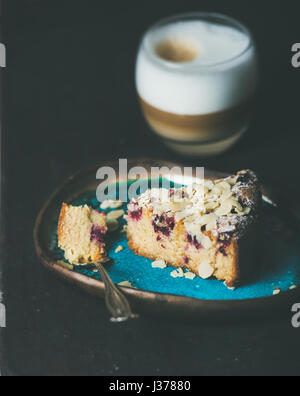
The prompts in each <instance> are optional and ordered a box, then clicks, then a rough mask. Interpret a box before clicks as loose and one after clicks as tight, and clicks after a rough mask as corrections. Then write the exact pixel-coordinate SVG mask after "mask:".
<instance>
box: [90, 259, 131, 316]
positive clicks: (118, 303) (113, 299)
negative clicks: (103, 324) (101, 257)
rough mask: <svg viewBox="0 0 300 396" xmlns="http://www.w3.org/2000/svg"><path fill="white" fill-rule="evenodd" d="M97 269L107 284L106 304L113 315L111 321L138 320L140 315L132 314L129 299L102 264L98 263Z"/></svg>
mask: <svg viewBox="0 0 300 396" xmlns="http://www.w3.org/2000/svg"><path fill="white" fill-rule="evenodd" d="M96 267H97V269H98V271H99V272H100V275H101V278H102V280H103V282H104V284H105V302H106V306H107V309H108V310H109V312H110V313H111V315H112V317H111V319H110V320H111V321H112V322H115V323H121V322H125V321H126V320H128V319H134V318H137V317H138V315H134V314H133V313H132V310H131V307H130V304H129V302H128V300H127V298H126V297H125V296H124V294H123V293H122V292H121V291H120V290H119V289H118V287H117V286H116V285H115V284H114V283H113V282H112V280H111V279H110V277H109V275H108V273H107V272H106V270H105V268H104V267H103V265H102V264H101V263H97V264H96Z"/></svg>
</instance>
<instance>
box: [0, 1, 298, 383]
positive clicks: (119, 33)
mask: <svg viewBox="0 0 300 396" xmlns="http://www.w3.org/2000/svg"><path fill="white" fill-rule="evenodd" d="M296 3H297V2H296V1H289V2H287V1H275V0H273V1H272V2H271V1H254V0H252V1H248V0H243V1H237V0H236V1H233V0H227V1H223V0H210V1H207V0H202V1H201V2H199V1H193V0H186V1H185V2H182V1H177V0H164V1H156V0H152V1H144V0H140V1H135V0H131V1H128V2H125V1H110V2H100V1H94V0H89V1H83V0H82V1H79V0H51V1H50V0H16V1H15V0H8V1H6V2H5V1H4V6H5V7H4V15H3V16H2V25H3V33H4V40H5V43H6V45H7V55H8V64H7V68H6V70H4V71H3V76H4V83H5V91H4V94H5V97H4V128H3V129H4V130H3V146H2V152H3V155H2V165H3V169H2V170H3V177H2V186H3V187H4V189H2V193H3V192H4V200H3V201H2V213H3V219H2V224H1V226H2V231H3V230H4V233H3V232H2V237H3V236H4V237H5V239H4V242H5V246H4V249H3V252H2V260H1V265H2V270H3V287H4V292H5V294H4V296H5V305H6V309H7V328H6V329H5V330H1V341H2V343H1V345H2V348H1V360H2V362H1V365H2V372H4V373H6V374H20V375H87V374H91V375H189V374H190V375H215V374H220V375H257V374H258V375H259V374H261V375H280V374H286V375H296V374H300V367H299V366H300V355H299V346H300V330H299V329H298V330H296V329H293V328H292V326H291V323H290V320H289V319H288V318H285V319H281V318H280V317H278V316H277V315H276V313H274V317H273V320H272V321H270V320H268V321H265V322H256V323H254V322H249V323H238V324H232V323H231V324H230V323H227V324H222V325H221V324H219V325H217V326H216V325H211V324H207V323H202V324H197V325H195V324H192V323H182V322H176V321H175V320H174V321H172V320H166V319H162V318H151V317H149V316H144V315H142V316H141V318H140V319H139V320H136V321H132V322H130V323H124V324H121V325H114V324H111V323H109V321H108V314H107V312H106V309H105V307H104V304H103V303H102V301H99V300H96V299H94V298H92V297H89V296H88V295H85V294H83V293H82V292H80V291H78V290H76V289H73V288H71V287H70V286H69V285H67V284H64V283H63V282H62V281H59V280H57V279H56V277H54V276H53V275H51V274H50V273H48V272H47V270H46V269H44V268H43V267H42V266H41V265H40V263H39V261H38V260H37V258H36V255H35V251H34V247H33V240H32V230H33V224H34V221H35V218H36V215H37V213H38V211H39V209H40V208H41V205H42V204H43V203H44V202H45V200H46V199H47V198H48V197H49V194H50V193H51V192H52V191H53V190H54V189H55V188H56V187H57V186H58V185H59V184H60V183H61V182H62V181H63V180H64V179H65V178H66V177H68V176H69V175H70V174H72V173H73V172H75V171H77V170H79V169H81V168H84V167H87V166H89V165H91V164H95V163H101V161H103V160H111V159H118V158H120V157H121V158H129V157H155V158H164V159H171V160H178V158H176V156H174V154H172V153H171V152H169V151H168V150H167V149H166V148H165V147H164V146H162V145H161V143H160V142H159V141H158V140H157V139H156V138H155V137H154V136H153V135H152V134H151V133H150V132H149V130H148V127H147V126H146V124H145V122H144V120H143V118H142V116H141V114H140V110H139V107H138V104H137V100H136V93H135V88H134V64H135V55H136V51H137V47H138V42H139V38H140V36H141V34H142V32H143V31H144V30H145V29H146V28H147V27H148V26H149V25H150V24H152V23H153V22H155V21H156V20H157V19H159V18H161V17H164V16H167V15H169V14H173V13H178V12H183V11H196V10H213V11H219V12H223V13H226V14H229V15H232V16H235V17H237V18H238V19H240V20H242V21H243V22H245V23H247V24H248V26H249V27H250V29H251V30H252V31H253V33H254V35H255V38H256V41H257V45H258V48H259V52H260V60H261V65H260V66H261V81H260V90H259V94H258V98H257V109H256V115H255V118H254V120H253V123H252V126H251V130H250V131H249V133H248V135H247V137H246V138H245V139H244V140H243V141H242V142H241V143H240V144H239V145H238V146H237V147H236V148H234V149H233V150H231V151H230V152H228V153H226V154H225V155H222V156H220V157H218V158H214V159H210V160H205V161H201V160H199V161H192V162H191V163H192V164H194V165H203V166H206V167H210V168H213V169H217V170H226V171H234V170H238V169H241V168H253V169H254V170H256V171H257V172H258V173H259V174H260V175H261V177H262V179H263V180H267V181H271V182H273V183H279V184H280V185H281V186H283V188H284V189H285V190H287V191H290V193H291V196H296V194H299V192H300V187H299V183H298V181H299V174H298V172H299V162H298V159H299V143H300V138H299V136H300V132H299V121H298V119H299V95H298V90H299V82H300V69H293V68H292V66H291V46H292V44H293V43H295V42H299V41H300V28H299V20H298V18H299V12H298V8H299V7H298V8H297V6H296ZM296 302H297V301H295V303H296Z"/></svg>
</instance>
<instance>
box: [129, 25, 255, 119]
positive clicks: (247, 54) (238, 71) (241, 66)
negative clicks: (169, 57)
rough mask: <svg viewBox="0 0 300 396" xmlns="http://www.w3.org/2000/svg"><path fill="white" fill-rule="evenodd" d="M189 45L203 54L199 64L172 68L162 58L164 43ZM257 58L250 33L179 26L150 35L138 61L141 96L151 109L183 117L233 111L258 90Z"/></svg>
mask: <svg viewBox="0 0 300 396" xmlns="http://www.w3.org/2000/svg"><path fill="white" fill-rule="evenodd" d="M169 40H171V41H174V40H175V41H176V40H181V41H186V42H190V43H191V44H193V46H196V47H197V48H198V53H197V56H196V57H195V59H193V60H192V61H188V62H181V63H177V62H170V61H166V60H164V59H162V58H161V57H159V55H158V54H157V51H156V49H157V46H158V45H159V44H160V43H162V42H164V41H169ZM256 75H257V69H256V54H255V49H254V46H252V45H251V38H250V36H249V35H248V34H247V32H246V31H245V32H243V31H240V30H238V29H235V28H233V27H227V26H221V25H217V24H213V23H210V22H204V21H200V20H199V21H197V20H195V21H182V22H174V23H171V24H169V25H167V26H163V27H158V28H157V29H154V30H150V31H149V32H148V34H146V36H145V37H144V40H143V42H142V45H141V47H140V51H139V54H138V59H137V68H136V84H137V90H138V94H139V95H140V96H141V97H142V98H143V99H144V100H145V101H146V102H147V103H149V104H150V105H152V106H154V107H156V108H158V109H160V110H163V111H166V112H170V113H175V114H180V115H202V114H209V113H215V112H219V111H222V110H226V109H229V108H231V107H234V106H236V105H239V104H240V103H241V102H243V101H246V100H247V99H249V98H250V97H251V96H252V95H253V94H254V91H255V88H256Z"/></svg>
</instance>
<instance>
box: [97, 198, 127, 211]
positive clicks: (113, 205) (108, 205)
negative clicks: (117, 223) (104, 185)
mask: <svg viewBox="0 0 300 396" xmlns="http://www.w3.org/2000/svg"><path fill="white" fill-rule="evenodd" d="M121 206H123V202H122V201H113V200H111V199H107V200H106V201H104V202H102V204H101V205H100V208H101V209H103V210H106V209H117V208H120V207H121Z"/></svg>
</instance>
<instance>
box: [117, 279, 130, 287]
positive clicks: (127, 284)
mask: <svg viewBox="0 0 300 396" xmlns="http://www.w3.org/2000/svg"><path fill="white" fill-rule="evenodd" d="M118 286H122V287H131V288H132V287H133V286H132V284H131V283H130V282H129V281H124V282H120V283H119V284H118Z"/></svg>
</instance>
